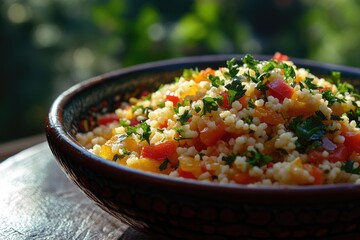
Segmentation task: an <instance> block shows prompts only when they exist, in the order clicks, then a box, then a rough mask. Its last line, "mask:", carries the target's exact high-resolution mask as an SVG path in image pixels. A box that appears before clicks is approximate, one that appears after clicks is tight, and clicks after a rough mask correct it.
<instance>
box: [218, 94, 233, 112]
mask: <svg viewBox="0 0 360 240" xmlns="http://www.w3.org/2000/svg"><path fill="white" fill-rule="evenodd" d="M220 95H221V96H222V99H223V104H222V105H221V107H222V108H225V109H230V108H231V104H229V99H228V96H229V93H228V92H222V93H220Z"/></svg>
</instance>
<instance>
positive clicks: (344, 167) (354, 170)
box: [341, 160, 360, 174]
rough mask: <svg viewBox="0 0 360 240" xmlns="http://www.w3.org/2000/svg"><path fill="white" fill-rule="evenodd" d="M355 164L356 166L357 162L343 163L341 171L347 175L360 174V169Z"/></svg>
mask: <svg viewBox="0 0 360 240" xmlns="http://www.w3.org/2000/svg"><path fill="white" fill-rule="evenodd" d="M354 164H355V161H353V160H349V161H346V162H344V163H342V165H341V170H343V171H345V172H347V173H352V174H360V167H357V168H355V167H354Z"/></svg>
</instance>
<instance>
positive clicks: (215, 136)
mask: <svg viewBox="0 0 360 240" xmlns="http://www.w3.org/2000/svg"><path fill="white" fill-rule="evenodd" d="M225 134H226V131H225V123H224V122H219V123H218V124H217V125H216V128H209V127H205V128H204V129H203V130H201V131H200V139H201V141H202V142H203V143H204V144H205V145H206V146H208V147H209V146H212V145H214V144H216V143H217V141H219V140H220V139H221V138H222V137H223V136H224V135H225Z"/></svg>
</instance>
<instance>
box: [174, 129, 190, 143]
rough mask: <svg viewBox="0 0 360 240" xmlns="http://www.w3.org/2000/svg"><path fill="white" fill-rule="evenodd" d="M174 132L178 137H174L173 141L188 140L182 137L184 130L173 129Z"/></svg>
mask: <svg viewBox="0 0 360 240" xmlns="http://www.w3.org/2000/svg"><path fill="white" fill-rule="evenodd" d="M174 130H175V131H176V132H177V133H178V134H179V137H174V140H175V141H179V140H184V139H190V138H185V137H184V136H183V133H184V130H183V129H182V128H180V127H176V128H174Z"/></svg>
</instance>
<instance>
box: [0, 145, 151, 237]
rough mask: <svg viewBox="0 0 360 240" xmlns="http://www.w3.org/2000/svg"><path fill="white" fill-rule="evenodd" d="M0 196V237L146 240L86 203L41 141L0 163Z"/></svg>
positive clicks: (90, 203) (88, 202) (87, 201)
mask: <svg viewBox="0 0 360 240" xmlns="http://www.w3.org/2000/svg"><path fill="white" fill-rule="evenodd" d="M0 193H1V194H0V239H6V240H8V239H9V240H12V239H14V240H15V239H16V240H19V239H118V240H134V239H136V240H141V239H143V240H149V239H151V238H150V237H147V236H145V235H143V234H142V233H139V232H137V231H135V230H133V229H132V228H129V227H128V226H126V225H125V224H123V223H121V222H120V221H118V220H116V219H115V218H113V217H112V216H110V215H109V214H107V213H106V212H104V211H103V210H102V209H100V208H99V207H98V206H96V205H95V204H94V203H93V202H92V201H91V200H90V199H88V198H87V197H86V196H85V195H84V194H83V193H82V192H81V191H80V190H79V189H78V188H77V187H76V186H75V185H74V184H73V183H72V182H70V180H68V179H67V178H66V176H65V174H64V173H63V172H62V171H61V169H60V167H59V166H58V164H57V162H56V161H55V159H54V157H53V155H52V154H51V152H50V149H49V147H48V145H47V143H46V142H44V143H40V144H38V145H35V146H33V147H30V148H28V149H26V150H24V151H22V152H20V153H18V154H16V155H14V156H12V157H10V158H8V159H6V160H5V161H3V162H2V163H1V164H0Z"/></svg>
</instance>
